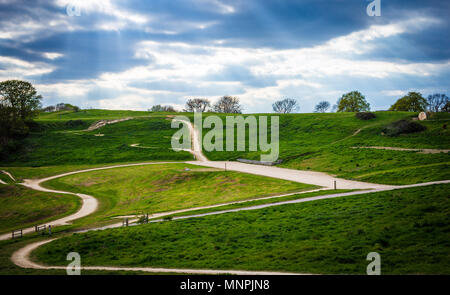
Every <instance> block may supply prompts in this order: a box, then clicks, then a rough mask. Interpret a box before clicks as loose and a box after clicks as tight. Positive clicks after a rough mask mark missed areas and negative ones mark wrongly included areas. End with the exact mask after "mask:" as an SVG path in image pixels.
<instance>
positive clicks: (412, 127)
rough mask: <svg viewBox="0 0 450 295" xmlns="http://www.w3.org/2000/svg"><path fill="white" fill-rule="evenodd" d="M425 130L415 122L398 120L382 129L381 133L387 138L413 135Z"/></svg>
mask: <svg viewBox="0 0 450 295" xmlns="http://www.w3.org/2000/svg"><path fill="white" fill-rule="evenodd" d="M426 129H427V128H426V127H425V126H423V125H421V124H419V123H417V122H410V121H406V120H400V121H397V122H393V123H391V124H389V125H387V126H386V127H384V128H383V130H382V131H383V133H384V134H386V135H388V136H397V135H400V134H407V133H415V132H421V131H424V130H426Z"/></svg>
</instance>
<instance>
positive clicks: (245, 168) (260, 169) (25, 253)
mask: <svg viewBox="0 0 450 295" xmlns="http://www.w3.org/2000/svg"><path fill="white" fill-rule="evenodd" d="M188 126H189V130H190V132H191V135H192V142H193V144H192V145H193V149H192V150H188V151H189V152H191V153H192V154H193V155H194V156H195V157H196V159H197V161H191V162H181V163H189V164H193V165H201V166H207V167H214V168H225V165H226V169H227V170H233V171H239V172H244V173H251V174H257V175H263V176H268V177H275V178H280V179H285V180H291V181H296V182H302V183H308V184H314V185H319V186H322V187H325V188H331V187H332V186H334V181H337V183H338V188H340V189H344V188H345V189H365V190H360V191H354V192H348V193H338V194H330V195H323V196H316V197H310V198H303V199H296V200H290V201H282V202H277V203H270V204H263V205H256V206H249V207H243V208H236V209H229V210H222V211H215V212H209V213H203V214H195V215H188V216H178V217H174V219H187V218H195V217H202V216H207V215H216V214H224V213H230V212H238V211H246V210H257V209H261V208H267V207H273V206H280V205H285V204H294V203H302V202H309V201H316V200H323V199H330V198H338V197H344V196H352V195H360V194H366V193H374V192H381V191H389V190H394V189H403V188H411V187H419V186H427V185H433V184H444V183H450V180H445V181H434V182H428V183H421V184H413V185H403V186H389V185H380V184H372V183H365V182H358V181H351V180H345V179H338V178H334V177H332V176H330V175H328V174H325V173H320V172H312V171H299V170H292V169H286V168H278V167H273V166H260V165H252V164H245V163H240V162H211V161H208V159H207V158H206V157H205V156H204V155H203V153H202V151H201V149H200V141H199V136H198V133H197V131H196V130H195V128H194V127H193V126H192V124H188ZM168 163H180V162H159V163H155V162H151V163H135V164H123V165H114V166H108V167H99V168H91V169H85V170H79V171H73V172H67V173H63V174H59V175H56V176H51V177H47V178H43V179H38V180H30V179H27V180H25V182H24V183H23V185H24V186H27V187H29V188H31V189H36V190H40V191H46V192H54V193H61V194H74V195H77V196H79V197H80V198H82V199H83V206H82V208H81V209H80V211H78V212H77V213H75V214H73V215H70V216H67V217H65V218H62V219H59V220H55V221H53V223H55V225H56V224H57V223H60V224H67V222H70V221H72V220H74V219H78V218H81V217H84V216H87V215H89V214H92V213H93V212H94V211H95V210H96V209H97V206H98V203H97V200H96V199H95V198H94V197H92V196H88V195H83V194H75V193H71V192H64V191H56V190H50V189H46V188H43V187H41V186H40V184H41V183H42V182H45V181H48V180H51V179H55V178H59V177H63V176H67V175H72V174H77V173H83V172H89V171H96V170H104V169H112V168H120V167H130V166H141V165H152V164H168ZM292 194H297V193H291V194H284V195H280V196H272V197H267V198H274V197H281V196H287V195H292ZM247 201H249V200H247ZM241 202H245V200H244V201H241ZM234 203H237V202H234ZM223 205H224V204H217V205H212V206H204V207H199V208H191V209H185V210H177V211H173V212H170V214H174V213H180V212H186V211H188V210H198V209H206V208H213V207H218V206H223ZM162 214H165V215H168V214H169V212H166V213H162ZM160 216H163V215H160ZM153 217H155V216H153ZM161 221H163V220H162V219H159V220H152V221H151V222H152V223H154V222H161ZM119 226H121V223H117V224H113V225H109V226H106V227H102V228H97V229H89V230H86V231H91V230H102V229H106V228H114V227H119ZM8 236H9V235H8ZM0 239H1V237H0ZM54 240H55V239H49V240H45V241H39V242H35V243H32V244H29V245H27V246H25V247H23V248H21V249H19V250H17V251H16V252H14V253H13V255H12V257H11V260H12V262H13V263H15V264H16V265H18V266H20V267H22V268H34V269H65V267H63V266H46V265H41V264H38V263H36V262H33V261H31V260H30V254H31V252H32V251H33V250H35V249H37V248H38V247H40V246H42V245H44V244H47V243H50V242H52V241H54ZM82 269H84V270H110V271H143V272H153V273H163V272H169V273H187V274H234V275H299V273H284V272H266V271H241V270H210V269H171V268H151V267H108V266H85V267H82Z"/></svg>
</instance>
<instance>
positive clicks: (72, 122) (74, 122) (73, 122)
mask: <svg viewBox="0 0 450 295" xmlns="http://www.w3.org/2000/svg"><path fill="white" fill-rule="evenodd" d="M82 125H84V122H83V120H69V121H67V122H66V126H67V127H78V126H82Z"/></svg>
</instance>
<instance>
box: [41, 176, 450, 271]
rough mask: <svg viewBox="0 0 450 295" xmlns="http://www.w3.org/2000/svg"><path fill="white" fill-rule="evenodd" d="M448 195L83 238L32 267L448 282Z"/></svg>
mask: <svg viewBox="0 0 450 295" xmlns="http://www.w3.org/2000/svg"><path fill="white" fill-rule="evenodd" d="M449 189H450V185H435V186H431V187H421V188H411V189H404V190H398V191H389V192H380V193H373V194H367V195H360V196H354V197H344V198H339V199H329V200H321V201H314V202H307V203H302V204H291V205H284V206H277V207H271V208H266V209H261V210H255V211H243V212H238V213H228V214H223V215H216V216H208V217H202V218H194V219H190V220H181V221H169V222H164V223H158V224H148V225H142V226H138V227H135V228H119V229H113V230H105V231H99V232H89V233H84V234H73V235H71V236H69V237H64V238H62V239H60V240H56V241H54V242H52V243H50V244H47V245H45V246H43V247H41V248H39V249H37V250H36V251H35V252H33V257H34V258H35V259H36V258H37V259H39V260H40V261H41V262H45V263H47V264H50V265H55V264H57V265H64V264H66V260H65V258H66V255H67V253H68V252H71V251H77V252H79V253H80V255H81V257H82V259H83V264H84V265H121V266H125V265H126V266H154V267H157V266H160V267H180V268H188V267H189V268H213V269H247V270H274V271H275V270H276V271H294V272H306V273H327V274H339V273H346V274H365V271H366V266H367V264H368V262H367V261H366V256H367V254H368V253H369V252H373V251H375V252H378V253H379V254H380V255H381V271H382V273H384V274H400V273H401V274H419V273H422V274H450V263H449V262H450V259H449V256H450V252H449V249H450V241H449V239H448V232H449V230H450V219H449V216H450V214H449V213H450V198H449V196H448V194H447V192H448V191H449Z"/></svg>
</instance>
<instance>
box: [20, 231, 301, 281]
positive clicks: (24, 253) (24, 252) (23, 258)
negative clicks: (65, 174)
mask: <svg viewBox="0 0 450 295" xmlns="http://www.w3.org/2000/svg"><path fill="white" fill-rule="evenodd" d="M54 240H56V239H50V240H45V241H40V242H35V243H32V244H29V245H27V246H25V247H23V248H21V249H19V250H18V251H16V252H14V253H13V255H12V257H11V259H12V261H13V262H14V263H15V264H16V265H17V266H19V267H22V268H34V269H66V267H65V266H46V265H41V264H39V263H36V262H33V261H31V260H30V254H31V252H33V251H34V250H35V249H37V248H39V247H40V246H42V245H45V244H48V243H50V242H52V241H54ZM81 269H82V270H109V271H143V272H151V273H183V274H210V275H218V274H230V275H301V274H300V273H288V272H270V271H245V270H214V269H180V268H155V267H119V266H81Z"/></svg>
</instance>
